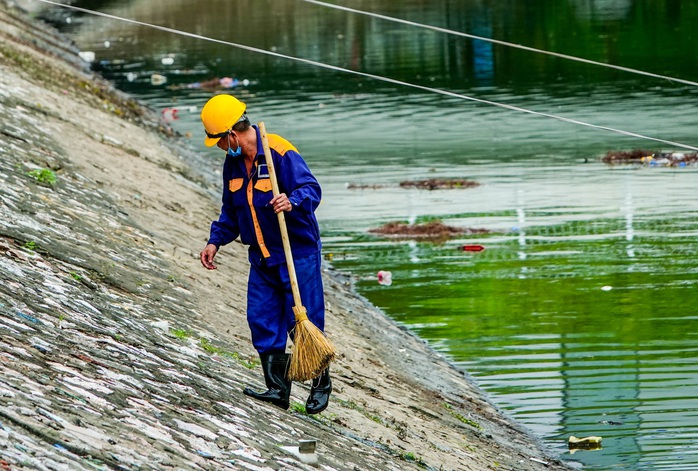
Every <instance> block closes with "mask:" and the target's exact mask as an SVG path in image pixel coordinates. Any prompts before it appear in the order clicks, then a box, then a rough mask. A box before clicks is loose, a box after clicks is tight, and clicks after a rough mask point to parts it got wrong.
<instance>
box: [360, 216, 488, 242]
mask: <svg viewBox="0 0 698 471" xmlns="http://www.w3.org/2000/svg"><path fill="white" fill-rule="evenodd" d="M369 232H371V233H373V234H381V235H386V236H391V237H396V238H417V239H437V240H445V239H448V238H450V237H454V236H458V235H463V234H487V233H488V232H489V231H488V230H487V229H469V228H462V227H453V226H448V225H446V224H444V223H442V222H441V221H430V222H427V223H424V224H408V223H406V222H389V223H387V224H385V225H383V226H381V227H378V228H376V229H370V230H369Z"/></svg>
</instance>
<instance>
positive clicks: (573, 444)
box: [567, 435, 603, 452]
mask: <svg viewBox="0 0 698 471" xmlns="http://www.w3.org/2000/svg"><path fill="white" fill-rule="evenodd" d="M602 440H603V439H602V438H601V437H597V436H593V435H592V436H590V437H583V438H577V437H575V436H574V435H571V436H570V438H569V440H568V441H567V445H568V446H569V448H570V450H572V452H574V451H575V450H598V449H600V448H601V441H602Z"/></svg>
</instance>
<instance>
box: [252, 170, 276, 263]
mask: <svg viewBox="0 0 698 471" xmlns="http://www.w3.org/2000/svg"><path fill="white" fill-rule="evenodd" d="M252 201H253V199H252V179H251V178H250V181H249V183H247V204H249V205H250V212H251V213H252V223H253V224H254V233H255V236H256V237H257V243H258V244H259V248H260V249H261V250H262V255H263V256H264V258H269V257H270V256H271V254H270V253H269V250H267V246H266V244H265V243H264V235H262V228H261V227H259V220H258V219H257V212H256V211H255V210H254V204H253V202H252Z"/></svg>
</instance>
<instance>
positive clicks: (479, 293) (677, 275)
mask: <svg viewBox="0 0 698 471" xmlns="http://www.w3.org/2000/svg"><path fill="white" fill-rule="evenodd" d="M78 4H79V5H85V6H89V7H93V6H94V5H95V2H86V1H85V2H79V3H78ZM99 5H100V8H102V9H103V10H105V11H108V12H109V13H112V14H115V15H119V16H124V17H129V18H134V19H137V20H139V21H144V22H152V23H157V24H160V25H164V26H167V27H170V28H176V29H182V30H185V31H190V32H193V33H196V34H200V35H204V36H209V37H212V38H218V39H222V40H226V41H232V42H237V43H241V44H246V45H249V46H253V47H258V48H263V49H265V50H269V51H278V52H280V53H284V54H288V55H292V56H298V57H304V58H307V59H312V60H318V61H322V62H327V63H331V64H335V65H338V66H341V67H346V68H350V69H353V70H360V71H365V72H368V73H372V74H377V75H384V76H389V77H393V78H397V79H400V80H406V81H409V82H414V83H420V84H425V85H429V86H434V87H441V88H445V89H449V90H454V91H458V92H463V93H466V92H467V93H468V94H472V95H475V96H478V97H481V98H487V99H491V100H493V101H498V102H503V103H510V104H513V105H516V106H522V107H526V108H531V109H535V110H537V111H541V112H549V113H553V114H563V115H565V116H568V117H571V118H575V119H580V120H583V121H588V122H593V123H596V124H600V125H606V126H611V127H616V128H622V129H628V130H631V131H635V132H640V133H644V134H650V135H656V136H659V137H664V138H668V139H671V140H675V141H679V142H681V141H686V142H688V143H691V142H693V143H694V144H695V129H696V128H695V125H696V119H695V105H694V103H695V99H696V97H697V96H698V90H695V89H691V88H688V87H686V86H677V85H675V84H672V83H667V82H665V81H658V80H654V79H649V78H637V77H634V76H629V75H627V74H625V73H621V72H618V71H609V70H607V69H598V68H592V67H589V66H588V65H582V64H577V63H573V62H569V61H563V60H561V59H557V58H552V57H544V56H538V55H534V54H531V53H529V52H524V51H520V50H515V49H508V48H505V47H502V46H496V45H493V44H491V43H486V42H483V41H477V40H470V39H465V38H458V37H452V36H446V35H443V34H438V33H436V32H434V31H426V30H415V29H412V28H409V27H407V26H406V25H398V24H395V23H389V22H386V21H385V20H379V19H376V18H369V17H366V16H361V15H356V14H347V13H345V12H339V11H336V10H330V9H327V8H323V7H320V6H318V5H312V4H309V3H306V2H302V1H296V0H293V1H291V0H263V1H257V2H250V1H236V2H229V1H224V0H212V1H210V2H208V3H206V5H205V6H203V5H202V4H201V2H196V1H194V0H178V1H168V2H164V1H162V0H160V1H147V2H146V1H123V0H122V1H111V2H106V1H104V2H100V3H99ZM351 6H352V7H353V8H359V9H366V10H370V11H374V12H377V13H381V14H385V15H392V16H396V17H399V18H404V19H407V20H412V21H419V22H423V23H427V24H431V25H436V26H442V27H446V28H449V29H453V30H458V31H463V32H468V33H471V34H477V35H482V36H492V37H494V38H496V39H500V40H505V41H510V42H514V43H520V44H525V45H528V46H532V47H537V48H541V49H548V50H552V51H557V52H562V53H566V54H571V55H577V56H581V57H586V58H589V59H592V60H598V61H602V62H611V63H615V64H619V65H624V66H627V67H633V68H638V69H643V70H648V71H650V72H655V73H662V74H667V75H672V76H677V77H681V78H686V79H695V78H696V77H695V66H694V64H695V57H698V40H696V34H698V33H696V29H695V27H694V23H695V18H698V2H694V1H687V2H675V1H671V0H651V1H650V0H635V1H632V0H616V1H611V0H606V1H601V0H595V1H591V0H590V1H578V0H569V1H559V0H540V1H536V2H530V1H526V0H516V1H512V2H498V1H494V0H490V1H482V0H458V1H456V0H445V1H439V2H433V1H431V2H427V1H417V0H408V1H404V2H390V1H387V0H372V1H368V0H360V1H357V2H353V3H352V5H351ZM70 28H71V31H72V34H73V37H74V39H75V41H76V42H77V43H78V45H79V46H80V47H81V48H82V49H84V50H92V51H94V52H95V55H96V58H97V59H96V60H97V61H96V63H95V66H96V67H97V68H99V69H100V70H101V71H102V72H103V73H104V74H105V75H107V76H108V77H110V78H112V79H114V80H115V81H116V82H117V83H118V84H119V86H120V87H122V88H124V89H126V90H127V91H130V92H131V93H134V94H136V95H137V96H138V97H139V98H141V99H142V100H144V101H146V102H147V103H148V104H149V105H151V106H152V107H154V108H155V109H157V110H159V111H163V110H165V109H169V110H172V109H178V110H179V113H178V114H177V119H172V115H170V123H169V124H170V125H171V126H172V127H173V128H174V129H175V130H177V131H179V132H181V133H182V134H183V135H186V134H187V133H190V134H191V136H193V137H192V138H191V141H190V144H191V146H192V147H193V148H194V149H196V150H198V151H201V152H202V153H205V155H206V156H207V158H209V159H210V161H209V162H208V164H209V165H210V167H204V168H203V169H204V170H207V169H208V170H209V171H210V173H211V178H213V179H215V181H218V179H219V178H220V176H219V175H217V174H216V171H217V168H218V165H219V163H220V157H221V156H220V155H218V153H215V151H214V152H212V151H211V150H210V149H206V148H204V147H203V145H202V144H201V141H202V138H201V127H200V122H199V118H198V109H199V107H200V106H201V105H202V104H203V103H204V102H205V101H206V100H207V99H208V98H209V97H210V96H211V94H212V93H215V91H213V90H206V89H194V88H187V87H186V86H185V87H180V86H181V85H184V84H187V83H193V82H199V81H201V80H206V79H210V78H213V77H226V76H228V77H231V78H237V79H238V80H243V79H247V80H249V81H250V83H248V84H247V85H243V86H238V87H236V88H235V89H234V90H235V93H236V94H237V95H238V96H239V97H240V98H241V99H242V100H243V101H245V102H246V103H247V104H248V109H249V110H250V116H251V119H253V120H262V119H263V120H264V121H265V123H266V124H267V127H268V128H270V129H277V128H278V129H280V130H281V129H283V130H284V132H283V134H284V135H285V136H287V137H289V139H290V140H291V141H292V142H293V143H294V144H295V145H296V146H297V147H298V148H299V149H300V150H301V152H302V153H303V155H304V156H305V157H306V159H307V160H308V161H309V163H310V164H311V166H312V167H313V169H314V171H315V173H316V175H317V176H318V178H319V179H320V181H321V184H322V186H323V190H324V199H323V203H322V205H321V206H320V208H319V211H318V215H319V219H320V222H321V225H322V231H323V236H324V240H325V253H326V254H329V253H332V254H333V255H334V257H333V263H334V264H335V266H336V267H338V268H340V269H344V270H348V271H351V272H353V273H355V274H356V276H357V280H358V281H357V287H358V288H359V290H360V291H361V292H362V293H363V294H364V295H366V296H367V297H368V298H369V299H370V300H371V301H372V302H374V304H376V305H377V306H379V307H381V308H383V309H384V310H385V311H386V312H387V313H388V314H389V315H391V316H392V317H394V318H395V319H396V320H398V321H399V322H402V323H404V324H406V325H408V326H410V327H411V328H412V329H414V330H415V331H416V332H417V333H418V334H419V335H420V336H422V337H423V338H425V339H428V340H429V341H430V342H431V344H432V345H433V346H434V347H435V348H437V349H438V350H440V351H443V352H444V353H445V354H447V355H449V356H450V358H452V359H453V361H454V362H455V363H457V364H458V365H460V366H462V367H463V368H465V369H467V370H468V371H469V372H470V373H471V374H472V375H473V376H474V377H475V378H476V379H477V380H478V381H479V382H480V383H481V384H482V385H483V387H485V389H487V390H488V391H489V392H490V394H491V395H492V396H493V398H494V399H495V400H496V401H497V403H498V404H499V405H501V406H502V407H503V408H505V409H506V410H508V411H509V412H510V413H511V414H512V415H513V416H514V417H516V418H517V419H520V420H521V421H522V422H523V423H525V424H527V425H528V426H529V427H531V428H532V429H533V430H534V431H536V432H537V433H539V434H540V435H541V436H542V437H544V438H545V439H546V441H547V442H548V443H549V444H551V445H552V446H554V447H555V448H556V449H557V450H558V451H559V452H560V453H561V454H563V457H564V458H565V459H570V460H575V461H580V462H582V463H584V464H585V465H586V469H608V468H610V467H613V468H614V469H629V470H630V469H631V470H638V469H656V468H657V467H660V466H661V467H662V469H688V468H691V467H696V466H697V465H698V454H697V453H696V451H697V450H696V447H695V445H694V444H693V443H694V441H695V425H694V424H695V423H696V419H697V418H698V417H696V415H697V413H696V411H697V410H698V404H697V401H696V400H695V399H694V397H693V394H692V391H694V390H695V388H696V387H698V368H696V367H694V366H693V365H695V364H696V363H698V362H697V360H698V352H697V351H696V350H697V349H696V348H695V347H694V345H695V340H696V337H697V336H698V328H697V327H696V320H697V319H698V315H697V313H696V311H695V306H696V305H698V294H696V293H698V291H696V289H695V288H696V286H695V285H696V284H697V283H698V266H697V265H696V262H695V260H696V259H697V258H696V255H697V254H698V242H696V240H698V239H697V238H696V236H697V235H698V223H696V220H697V219H696V216H698V203H696V200H695V198H692V197H691V195H694V194H695V193H696V190H698V185H697V184H696V176H697V174H698V171H697V170H696V169H695V168H685V169H680V170H679V169H663V168H648V167H617V168H609V167H606V166H604V165H603V164H601V163H599V162H598V161H597V159H596V158H597V157H598V156H599V155H600V154H602V153H604V152H606V151H608V150H614V149H628V148H632V147H652V146H648V144H647V142H644V141H639V140H637V139H633V138H627V137H620V136H617V135H612V134H608V133H601V132H597V131H593V130H587V129H579V128H577V127H574V126H571V125H568V124H564V123H557V122H550V120H546V119H542V118H536V117H531V116H527V115H522V114H518V113H514V112H508V111H503V110H500V109H495V108H491V107H486V106H482V105H474V104H472V103H464V102H462V101H461V100H455V99H453V98H447V97H442V96H435V95H432V94H425V93H422V92H415V91H413V90H406V89H402V88H400V87H398V86H396V85H388V84H384V83H377V82H374V81H370V80H368V79H364V78H357V77H353V76H346V75H343V74H339V73H336V72H331V71H327V70H323V69H317V68H312V67H310V66H307V65H303V64H299V63H295V62H290V61H285V60H281V59H277V58H273V57H270V56H265V55H259V54H254V53H252V52H249V51H243V50H240V49H235V48H231V47H227V46H224V45H221V44H216V43H211V42H206V41H197V40H194V39H191V38H184V37H181V36H175V35H171V34H165V33H163V32H159V31H155V30H152V29H149V28H145V27H141V26H134V25H128V24H124V23H120V22H117V21H108V20H104V19H99V18H94V17H82V18H75V19H74V21H71V23H70ZM107 44H108V46H107ZM134 51H135V52H134ZM163 59H167V60H165V61H163ZM169 59H171V61H170V60H169ZM153 74H158V75H162V76H163V77H165V78H166V83H164V84H161V85H155V84H153V82H152V81H151V76H152V75H153ZM425 176H428V177H440V178H468V179H474V180H476V181H478V182H479V183H480V184H481V185H480V186H479V187H477V188H473V189H469V190H466V191H458V190H448V191H425V190H422V191H420V190H406V189H403V188H400V187H399V182H400V181H402V180H415V179H423V178H424V177H425ZM352 183H354V184H360V185H359V186H361V185H364V186H365V188H368V187H370V186H371V185H375V186H376V189H370V188H369V189H351V188H350V187H349V185H348V184H352ZM433 217H438V218H441V219H442V220H443V221H444V222H445V223H447V224H451V225H455V226H458V227H463V228H486V229H488V230H489V231H491V232H490V233H489V234H486V235H482V234H479V235H473V236H464V237H462V238H460V239H456V240H452V241H449V242H447V243H444V244H441V245H436V244H427V243H421V242H419V243H418V242H415V241H392V240H388V241H386V240H380V239H377V238H375V237H372V236H368V235H367V234H366V231H367V230H368V229H370V228H372V227H376V226H378V225H380V224H382V223H385V222H388V221H393V220H407V221H410V222H417V221H421V220H424V219H426V218H433ZM468 243H470V244H481V245H483V246H485V247H486V249H485V250H484V251H482V252H478V253H467V252H463V251H462V250H459V248H460V247H462V246H463V245H464V244H468ZM379 270H389V271H391V273H392V284H391V285H390V286H386V285H379V284H378V283H377V282H376V280H375V278H376V273H377V272H378V271H379ZM569 435H575V436H584V435H601V436H603V437H604V441H603V444H604V447H603V449H602V450H597V451H580V452H576V453H574V455H571V454H569V452H568V450H567V446H566V439H567V437H568V436H569Z"/></svg>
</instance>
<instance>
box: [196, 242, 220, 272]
mask: <svg viewBox="0 0 698 471" xmlns="http://www.w3.org/2000/svg"><path fill="white" fill-rule="evenodd" d="M217 252H218V247H216V246H215V245H213V244H208V245H207V246H206V247H204V250H202V251H201V253H200V254H199V258H200V259H201V264H202V265H203V266H204V267H205V268H208V269H209V270H215V269H216V268H217V267H216V266H215V265H214V264H213V258H214V257H215V256H216V253H217Z"/></svg>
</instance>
